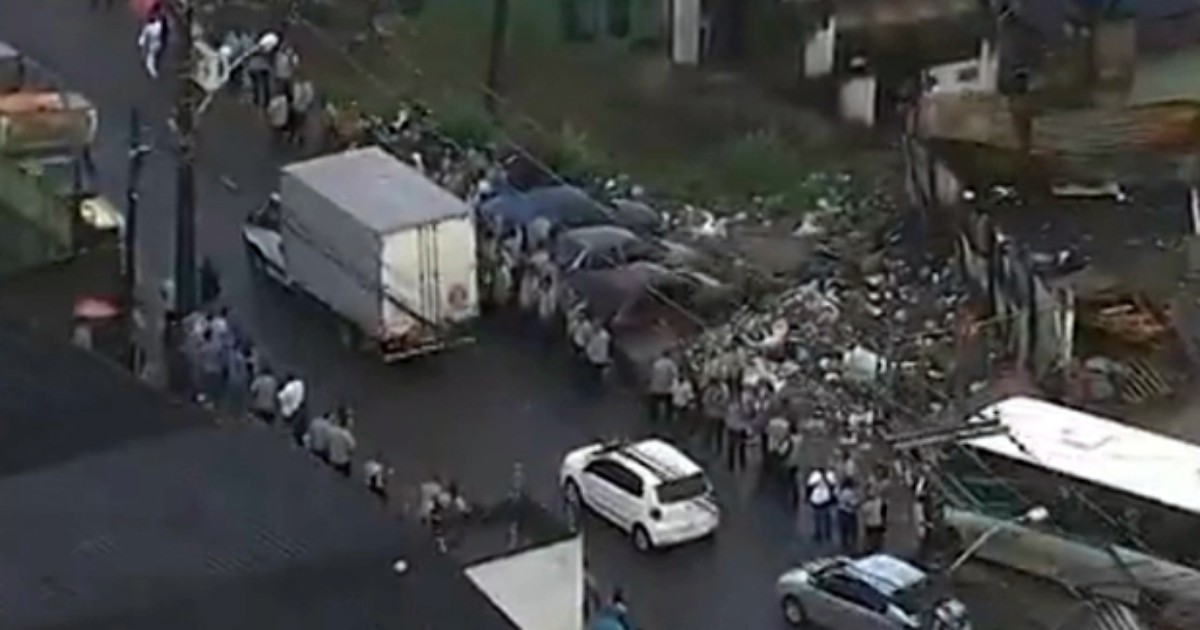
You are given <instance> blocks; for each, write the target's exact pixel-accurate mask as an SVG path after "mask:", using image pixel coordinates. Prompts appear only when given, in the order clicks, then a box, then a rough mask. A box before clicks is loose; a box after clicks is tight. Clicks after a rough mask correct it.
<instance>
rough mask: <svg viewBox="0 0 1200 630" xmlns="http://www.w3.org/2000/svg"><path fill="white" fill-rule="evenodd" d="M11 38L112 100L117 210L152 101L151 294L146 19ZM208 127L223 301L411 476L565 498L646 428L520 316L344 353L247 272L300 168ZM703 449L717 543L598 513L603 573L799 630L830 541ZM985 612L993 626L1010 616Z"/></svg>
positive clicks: (103, 152) (681, 605)
mask: <svg viewBox="0 0 1200 630" xmlns="http://www.w3.org/2000/svg"><path fill="white" fill-rule="evenodd" d="M118 4H119V3H118ZM0 39H3V40H6V41H9V42H11V43H13V44H14V45H15V46H17V47H18V48H19V49H22V50H24V51H26V52H28V53H29V54H30V55H31V56H33V57H34V58H36V59H37V60H38V61H39V62H40V63H42V64H44V65H46V66H48V67H49V68H50V69H51V70H52V71H53V72H55V73H56V74H57V75H59V77H60V79H61V80H62V81H63V82H64V83H65V86H67V87H68V88H69V89H74V90H78V91H80V92H82V93H84V94H85V95H87V96H88V97H89V98H92V99H93V100H94V101H96V103H97V104H98V106H99V108H100V111H101V121H102V124H101V131H100V138H99V143H98V147H97V150H96V151H95V156H96V160H97V163H98V164H99V167H100V171H101V173H100V177H101V188H102V191H103V192H104V193H105V194H106V195H107V196H108V197H109V198H110V199H112V200H113V201H114V202H115V203H117V204H118V205H121V204H122V203H123V199H124V188H125V177H126V169H127V163H126V162H127V160H126V154H125V153H126V137H127V133H128V130H127V129H126V123H127V120H128V117H129V114H128V112H129V109H130V108H131V107H132V106H135V105H136V106H137V107H138V108H140V109H141V110H142V112H143V117H144V119H145V120H147V122H148V124H150V125H151V128H152V130H151V132H150V136H151V138H152V139H153V140H154V144H155V152H154V153H153V155H152V156H151V157H150V159H149V160H148V161H147V166H146V169H145V171H144V176H143V179H142V187H141V191H142V197H141V198H142V205H141V208H142V211H141V218H142V223H141V224H140V235H141V242H140V243H139V244H138V257H139V260H140V264H139V266H140V273H141V277H142V281H143V284H144V285H145V286H146V287H148V290H147V291H144V292H143V295H144V296H149V295H152V294H154V293H155V289H156V287H157V286H158V283H159V282H160V280H161V279H162V278H164V277H167V276H168V275H169V272H170V269H171V260H172V247H173V207H174V206H173V196H174V185H175V176H174V168H173V165H174V161H173V155H172V154H171V149H170V140H169V135H168V134H169V132H168V130H167V128H166V125H165V124H164V121H165V120H166V117H167V115H168V113H169V111H170V106H169V98H168V95H167V94H165V89H164V88H163V87H162V86H155V85H152V84H151V83H150V81H149V80H148V79H147V77H146V76H145V73H144V71H143V69H142V66H141V65H140V62H139V59H138V58H137V55H136V49H135V44H134V42H135V39H136V26H135V24H134V23H133V21H132V19H131V18H130V17H129V16H128V15H127V14H126V13H124V12H122V11H120V10H116V11H114V12H112V13H93V12H90V11H89V9H88V3H87V2H85V1H84V0H36V1H35V0H0ZM200 135H201V142H200V151H199V156H200V157H199V172H198V185H199V204H198V206H199V233H200V243H199V250H200V251H201V252H202V253H203V254H204V255H207V256H209V257H211V258H212V259H213V260H214V262H215V263H216V264H217V266H218V268H219V270H220V272H221V274H222V280H223V288H224V294H223V298H222V302H223V303H225V304H227V305H228V306H229V307H230V308H231V311H232V314H233V319H234V320H235V321H236V323H237V324H239V325H241V326H242V327H244V328H245V330H246V331H247V332H249V334H250V336H251V337H252V338H253V339H255V340H256V342H257V343H258V344H259V345H260V346H262V347H264V348H265V351H266V354H267V356H268V357H269V358H270V360H271V361H272V363H273V364H274V366H275V367H276V368H277V369H279V370H284V371H293V372H295V373H297V374H299V375H301V376H302V377H303V378H304V379H305V380H306V381H307V382H308V384H309V387H310V392H312V394H311V400H312V402H313V408H314V410H315V411H323V410H324V409H326V408H327V407H328V406H330V405H333V404H336V403H338V402H346V403H348V404H350V405H352V406H353V407H354V408H355V409H356V410H357V413H358V425H357V429H356V433H357V436H358V439H359V451H360V453H359V454H360V456H363V455H370V454H373V453H375V452H381V453H383V454H384V456H385V457H386V458H387V459H388V460H389V462H390V463H391V464H392V465H393V466H395V467H396V469H397V471H398V472H397V479H396V480H395V481H396V483H398V484H413V483H415V482H417V481H419V480H422V479H424V478H427V477H428V476H429V475H431V474H433V473H441V474H444V475H446V476H449V477H451V478H455V479H458V480H459V481H460V482H461V483H462V485H463V487H464V489H465V492H466V494H467V496H468V497H471V496H476V497H481V498H491V497H496V496H499V495H500V494H501V493H503V492H505V491H506V489H507V487H508V485H509V483H510V476H511V471H512V468H513V464H514V463H516V462H520V463H522V465H523V466H524V470H525V477H526V479H527V482H528V486H529V487H530V488H531V490H532V491H533V493H534V495H535V496H536V497H537V498H538V499H539V500H541V501H543V502H544V503H546V504H547V505H551V506H557V505H559V497H558V492H557V488H556V487H555V486H556V483H555V480H556V472H557V466H558V462H559V459H560V458H561V456H562V454H563V453H564V452H565V451H567V450H568V449H570V448H572V447H574V446H577V445H580V444H583V443H586V442H589V441H592V440H595V439H597V438H599V437H602V436H613V435H627V436H637V435H640V434H642V433H643V432H644V430H645V427H644V422H643V420H642V408H641V406H640V404H639V401H638V400H637V399H636V397H635V396H633V395H632V394H631V393H630V392H627V391H620V390H617V389H610V390H609V391H608V392H606V393H604V394H602V395H596V394H588V393H585V392H583V391H581V389H580V387H579V386H578V384H577V383H576V379H575V369H574V368H575V366H573V365H572V364H571V362H570V361H569V360H568V357H567V353H566V352H563V351H562V350H561V349H550V350H548V351H543V349H542V348H541V346H540V345H539V343H538V342H537V341H536V340H534V339H529V338H526V337H523V336H522V335H521V334H520V333H519V331H518V328H517V327H516V326H513V325H511V323H509V322H503V321H489V322H485V323H484V325H483V326H482V330H481V331H480V332H481V334H480V339H479V342H478V343H477V344H476V345H474V346H471V347H468V348H465V349H462V350H459V351H455V352H452V353H448V354H444V355H441V356H437V357H433V358H429V359H423V360H420V361H416V362H412V363H410V364H406V365H400V366H392V367H387V366H384V365H383V364H381V363H380V362H379V361H377V360H376V359H374V358H372V357H370V356H365V355H362V354H357V353H354V352H351V351H349V350H347V349H345V348H343V347H342V346H341V344H340V343H339V341H338V338H337V334H336V327H335V326H333V325H331V321H330V318H329V317H328V316H327V315H326V314H324V313H322V312H321V311H320V310H319V309H317V308H316V307H314V306H313V305H311V304H308V303H306V302H305V301H304V300H302V299H299V298H297V297H295V296H291V295H287V294H285V293H283V292H282V291H280V290H278V289H277V288H276V287H273V286H271V285H270V284H269V283H268V282H266V281H263V280H262V279H260V278H256V277H255V276H254V275H253V274H252V273H251V271H250V268H249V266H248V265H247V264H246V259H245V252H244V250H243V247H242V244H241V239H240V225H241V222H242V220H243V218H244V217H245V216H246V215H247V214H248V213H249V212H250V211H251V210H252V209H254V208H255V207H256V206H257V205H259V204H260V203H262V201H263V199H264V198H265V197H266V195H267V194H268V193H269V192H270V191H272V190H273V188H274V187H275V184H276V181H277V174H278V173H277V170H278V166H279V164H280V163H281V161H283V160H282V158H281V157H280V156H278V155H274V154H273V153H272V151H271V150H270V148H269V142H268V141H267V137H266V132H265V129H264V128H263V126H262V125H261V124H260V121H259V120H258V117H257V115H256V113H254V112H252V111H250V110H249V109H248V108H246V107H243V106H241V105H239V104H237V103H233V102H230V101H229V100H228V99H226V100H225V101H224V102H217V103H215V104H214V106H213V107H212V108H211V110H210V111H208V112H207V113H206V114H205V117H204V119H203V121H202V124H201V134H200ZM280 439H284V437H283V436H282V435H281V436H280ZM692 452H693V454H694V455H696V456H698V457H699V458H701V459H702V460H704V461H709V462H711V463H710V465H709V466H708V468H709V470H710V473H712V475H713V477H714V481H715V483H716V486H717V492H718V495H719V497H720V499H721V501H722V505H723V508H724V520H723V523H722V526H721V530H720V531H719V532H718V535H717V536H716V539H715V540H713V541H711V542H705V543H700V544H696V545H690V546H687V547H684V548H680V549H676V550H673V551H670V552H667V553H661V554H653V555H651V556H640V555H638V554H637V553H636V552H635V551H634V550H633V548H632V545H631V544H630V543H629V541H628V540H626V539H625V537H624V536H623V535H622V534H620V533H619V532H617V530H615V529H613V528H610V527H608V526H605V525H602V524H599V523H597V522H589V523H588V527H587V530H586V533H587V546H588V562H589V565H590V566H589V569H590V570H591V571H592V572H593V573H594V574H595V575H596V576H597V579H598V581H599V582H600V584H601V585H602V586H603V587H604V588H606V589H608V588H612V587H613V586H617V585H620V586H621V587H623V588H624V589H625V592H626V596H627V598H628V599H629V601H630V603H631V608H632V610H633V612H634V617H635V619H636V620H637V621H638V622H639V624H641V627H645V628H648V629H650V630H667V629H674V628H695V629H704V628H711V629H714V630H728V629H730V628H747V629H750V628H755V629H759V628H776V627H782V621H781V620H780V616H779V614H778V610H777V605H776V601H775V598H774V594H773V583H774V580H775V578H776V576H777V575H778V574H779V573H780V571H781V570H783V569H784V568H785V567H786V566H788V565H789V564H790V563H791V562H793V561H795V560H797V559H803V558H809V557H812V556H813V555H815V552H816V550H813V549H811V548H810V546H809V545H808V543H807V541H806V539H804V538H802V537H801V536H800V535H798V533H797V528H796V519H795V517H794V514H793V511H792V510H791V509H790V508H789V507H788V506H787V505H786V501H785V499H784V496H783V495H782V493H781V492H780V491H778V489H776V488H769V489H767V490H763V491H759V490H757V489H755V488H754V487H753V484H751V483H749V482H748V480H746V479H741V478H734V477H732V476H730V475H728V474H726V473H725V472H724V470H723V469H722V468H721V467H720V466H719V465H718V464H717V463H715V462H713V461H712V458H711V457H709V456H708V455H707V454H706V453H703V452H699V451H696V450H695V449H692ZM763 495H767V496H763ZM994 608H1001V609H1003V608H1004V607H1003V606H999V607H994ZM997 612H999V613H1000V614H1001V615H1004V614H1007V613H1006V612H1005V611H1003V610H1000V611H997ZM977 621H979V622H980V623H979V626H978V627H981V628H989V627H997V628H1000V627H1006V625H1007V624H1004V623H1003V622H999V623H998V624H987V623H983V620H978V619H977ZM1008 627H1011V626H1008Z"/></svg>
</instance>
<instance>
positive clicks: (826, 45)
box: [804, 17, 837, 79]
mask: <svg viewBox="0 0 1200 630" xmlns="http://www.w3.org/2000/svg"><path fill="white" fill-rule="evenodd" d="M836 42H837V17H830V18H829V20H828V21H827V22H825V24H823V25H821V26H820V27H818V28H817V30H816V31H815V32H813V33H812V34H811V35H809V36H808V38H807V39H805V41H804V78H806V79H815V78H817V77H824V76H829V74H831V73H832V72H833V63H834V44H835V43H836Z"/></svg>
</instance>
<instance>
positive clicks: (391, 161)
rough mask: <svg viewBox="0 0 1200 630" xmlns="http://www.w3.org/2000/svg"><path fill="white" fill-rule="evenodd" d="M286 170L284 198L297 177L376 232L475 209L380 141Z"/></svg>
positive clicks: (460, 215)
mask: <svg viewBox="0 0 1200 630" xmlns="http://www.w3.org/2000/svg"><path fill="white" fill-rule="evenodd" d="M283 172H284V174H285V175H287V176H288V177H284V180H283V186H284V193H283V194H284V201H285V203H286V202H287V187H288V186H289V180H292V179H294V180H296V181H299V182H301V183H302V184H303V185H304V186H306V187H308V188H309V189H310V190H312V191H313V192H315V193H316V194H318V195H321V196H323V197H325V198H326V199H327V200H328V201H329V202H331V203H333V204H334V205H336V206H337V207H338V208H340V209H341V210H342V211H344V212H346V213H348V214H351V215H354V216H355V217H357V218H358V219H359V220H360V221H362V222H363V223H364V224H366V225H367V226H369V227H370V228H372V229H373V230H375V231H376V232H385V233H386V232H391V231H394V230H397V229H400V228H404V227H409V226H413V225H419V224H422V223H429V222H432V221H439V220H441V219H448V218H454V217H466V216H470V214H471V208H470V207H469V206H468V205H467V204H466V203H465V202H464V201H463V200H461V199H459V198H458V197H455V196H454V195H453V194H451V193H450V192H449V191H447V190H445V189H444V188H442V187H441V186H438V185H437V184H435V183H433V182H432V181H430V180H429V178H427V177H425V176H424V175H422V174H421V173H420V172H418V171H417V170H416V169H414V168H412V167H411V166H409V165H407V164H405V163H403V162H401V161H400V160H397V159H396V158H394V157H392V156H391V155H389V154H388V153H386V152H385V151H384V150H383V149H380V148H379V147H370V148H367V149H353V150H350V151H344V152H342V153H335V154H333V155H326V156H322V157H318V158H314V159H311V160H307V161H304V162H297V163H295V164H291V165H289V166H287V167H285V168H284V171H283Z"/></svg>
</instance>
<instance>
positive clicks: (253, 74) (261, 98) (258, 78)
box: [246, 51, 271, 109]
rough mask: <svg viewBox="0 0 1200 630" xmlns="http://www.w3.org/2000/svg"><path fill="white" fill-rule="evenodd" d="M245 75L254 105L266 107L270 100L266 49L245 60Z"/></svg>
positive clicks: (269, 68)
mask: <svg viewBox="0 0 1200 630" xmlns="http://www.w3.org/2000/svg"><path fill="white" fill-rule="evenodd" d="M246 76H248V77H250V96H251V100H252V101H253V102H254V105H255V106H256V107H258V108H259V109H266V108H267V103H268V102H270V100H271V58H270V57H269V55H268V53H267V52H266V51H259V52H255V53H254V54H252V55H250V58H249V59H247V60H246Z"/></svg>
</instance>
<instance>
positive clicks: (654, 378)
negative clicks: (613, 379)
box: [646, 352, 679, 426]
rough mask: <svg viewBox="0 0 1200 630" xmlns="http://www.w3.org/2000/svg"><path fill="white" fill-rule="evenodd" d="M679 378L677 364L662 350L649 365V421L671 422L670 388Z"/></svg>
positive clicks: (656, 422)
mask: <svg viewBox="0 0 1200 630" xmlns="http://www.w3.org/2000/svg"><path fill="white" fill-rule="evenodd" d="M678 380H679V366H677V365H676V364H675V359H673V358H672V357H671V355H670V353H668V352H664V353H663V354H661V355H659V357H658V358H657V359H655V360H654V364H653V365H651V366H650V381H649V382H648V383H647V386H646V404H647V409H648V411H649V415H650V423H651V424H657V425H663V426H665V425H668V424H670V423H671V416H672V415H673V414H672V413H671V406H672V400H671V388H672V387H674V386H675V382H676V381H678Z"/></svg>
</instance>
